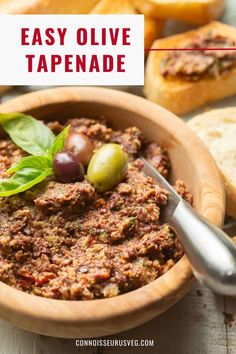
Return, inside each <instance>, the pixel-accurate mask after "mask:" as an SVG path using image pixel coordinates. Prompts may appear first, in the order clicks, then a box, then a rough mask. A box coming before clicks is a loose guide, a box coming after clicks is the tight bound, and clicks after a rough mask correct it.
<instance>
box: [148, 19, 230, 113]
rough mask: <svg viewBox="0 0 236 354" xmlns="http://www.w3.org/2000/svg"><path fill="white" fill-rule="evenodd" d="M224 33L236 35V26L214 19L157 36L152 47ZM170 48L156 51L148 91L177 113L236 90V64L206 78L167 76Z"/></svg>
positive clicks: (151, 60) (150, 61)
mask: <svg viewBox="0 0 236 354" xmlns="http://www.w3.org/2000/svg"><path fill="white" fill-rule="evenodd" d="M209 31H211V32H212V33H216V34H221V35H223V36H227V37H230V38H233V39H235V38H236V28H235V27H231V26H228V25H225V24H223V23H220V22H211V23H210V24H208V25H206V26H203V27H200V28H199V29H197V30H193V31H189V32H185V33H181V34H179V35H175V36H171V37H167V38H164V39H160V40H156V41H155V42H154V43H153V46H152V48H156V49H158V48H159V49H160V48H162V49H163V48H175V47H183V46H185V45H186V44H187V43H188V42H189V41H191V39H192V38H193V37H194V36H195V35H196V34H197V33H202V34H204V33H208V32H209ZM167 55H168V52H167V51H153V52H151V53H150V54H149V56H148V60H147V65H146V80H145V88H144V91H145V94H146V96H147V98H148V99H149V100H151V101H154V102H156V103H158V104H160V105H162V106H163V107H166V108H167V109H169V110H170V111H172V112H174V113H176V114H185V113H188V112H191V111H193V110H195V109H197V108H199V107H201V106H203V105H204V104H206V103H208V102H211V101H216V100H220V99H222V98H224V97H227V96H231V95H233V94H235V93H236V66H235V67H233V68H232V69H231V70H229V72H228V73H224V74H223V75H220V76H219V77H217V78H214V79H213V78H202V79H201V80H199V81H197V82H188V81H186V80H183V79H182V78H177V77H176V78H165V77H163V76H162V74H161V71H160V68H161V63H162V61H163V60H164V59H165V58H166V56H167Z"/></svg>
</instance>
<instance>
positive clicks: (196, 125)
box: [188, 107, 236, 218]
mask: <svg viewBox="0 0 236 354" xmlns="http://www.w3.org/2000/svg"><path fill="white" fill-rule="evenodd" d="M229 120H230V123H233V124H235V135H236V107H228V108H222V109H214V110H211V111H208V112H205V113H203V114H200V115H197V116H196V117H194V118H193V119H191V120H190V121H189V122H188V125H189V126H190V128H191V129H192V130H193V131H195V133H197V134H198V135H200V134H199V133H200V132H204V131H205V130H206V126H207V125H208V124H209V126H210V124H211V122H212V128H213V127H214V125H215V126H218V127H219V124H220V123H221V124H223V125H224V124H225V125H226V124H227V121H229ZM219 129H220V128H219ZM223 133H224V132H223V130H222V135H223ZM200 138H202V135H201V136H200ZM203 141H204V139H203ZM204 143H205V144H206V145H207V146H208V148H209V149H210V150H211V146H210V144H211V143H210V142H206V141H204ZM227 144H228V145H229V144H230V141H228V138H227V139H226V138H225V141H224V143H222V140H221V145H220V146H219V147H220V148H222V151H223V152H222V154H225V160H227V162H228V163H229V161H230V163H231V160H230V159H229V156H226V151H227V149H226V150H225V147H226V146H227ZM235 145H236V142H235ZM224 150H225V152H224ZM213 155H214V156H213V157H214V158H215V160H216V163H217V165H218V167H219V170H220V172H221V174H222V177H223V180H224V185H225V191H226V214H227V215H230V216H232V217H234V218H236V185H234V184H233V181H232V180H231V178H230V177H232V176H229V175H227V174H226V172H225V171H224V170H223V169H222V167H221V163H220V158H219V156H218V155H217V154H216V153H215V154H213ZM221 158H222V155H221ZM233 164H234V162H233V161H232V174H233V170H235V168H234V166H233Z"/></svg>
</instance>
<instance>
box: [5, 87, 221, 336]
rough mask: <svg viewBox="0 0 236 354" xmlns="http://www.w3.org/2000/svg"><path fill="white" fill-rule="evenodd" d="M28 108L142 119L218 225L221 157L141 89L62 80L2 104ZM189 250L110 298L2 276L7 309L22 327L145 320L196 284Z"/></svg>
mask: <svg viewBox="0 0 236 354" xmlns="http://www.w3.org/2000/svg"><path fill="white" fill-rule="evenodd" d="M14 111H19V112H26V113H30V114H32V115H33V116H34V117H37V118H43V119H46V120H50V119H59V120H63V119H66V118H72V117H81V116H86V117H95V118H96V117H98V116H105V117H106V118H107V119H109V120H110V121H111V123H112V125H113V126H114V127H115V128H116V127H119V128H124V127H127V126H130V125H131V126H132V125H135V126H137V127H139V128H140V129H141V130H142V131H143V133H144V134H145V135H146V136H147V137H148V138H150V139H153V140H155V141H157V142H160V143H161V144H162V145H163V146H165V147H167V149H168V151H169V154H170V158H171V162H172V172H173V173H172V178H173V179H176V178H180V179H182V180H183V181H185V183H186V184H187V186H188V187H189V189H190V190H191V192H192V193H193V196H194V205H195V207H196V209H197V210H198V211H199V212H200V213H201V214H202V215H204V216H205V217H206V218H208V219H209V220H210V221H212V222H213V223H215V224H216V225H219V226H220V225H221V224H222V222H223V218H224V211H225V205H224V191H223V187H222V183H221V178H220V176H219V173H218V170H217V168H216V165H215V163H214V161H213V159H212V158H211V156H210V154H209V153H208V151H207V149H206V148H205V146H204V145H203V144H202V143H201V142H200V140H198V138H197V137H196V136H195V135H194V134H193V133H192V132H191V131H190V129H189V128H188V127H187V125H186V124H185V123H183V122H182V121H181V120H180V119H179V118H177V117H176V116H175V115H173V114H172V113H170V112H168V111H167V110H165V109H163V108H161V107H159V106H157V105H155V104H153V103H151V102H148V101H147V100H145V99H142V98H139V97H137V96H134V95H130V94H127V93H122V92H119V91H113V90H108V89H102V88H55V89H50V90H44V91H38V92H34V93H30V94H27V95H23V96H20V97H18V98H16V99H14V100H11V101H8V102H7V103H4V104H3V105H1V106H0V112H1V113H3V112H14ZM192 281H193V274H192V270H191V267H190V265H189V263H188V260H187V258H186V256H184V257H183V258H182V259H181V260H180V261H179V262H178V263H177V264H176V265H175V266H174V267H173V268H172V269H171V270H169V271H168V272H167V273H166V274H164V275H163V276H161V277H160V278H158V279H157V280H155V281H153V282H152V283H150V284H148V285H146V286H144V287H142V288H139V289H137V290H134V291H131V292H129V293H127V294H124V295H120V296H117V297H114V298H110V299H101V300H91V301H62V300H52V299H46V298H42V297H37V296H35V295H30V294H27V293H24V292H21V291H18V290H15V289H14V288H11V287H10V286H8V285H5V284H3V283H1V282H0V316H1V318H2V319H5V320H7V321H9V322H11V323H13V324H15V325H17V326H19V327H22V328H24V329H27V330H29V331H32V332H37V333H41V334H44V335H49V336H56V337H68V338H82V337H98V336H105V335H109V334H112V333H116V332H121V331H124V330H127V329H129V328H132V327H135V326H138V325H140V324H142V323H144V322H146V321H148V320H150V319H152V318H154V317H155V316H157V315H159V314H160V313H162V312H164V311H165V310H167V309H168V308H169V307H170V306H172V305H173V304H174V303H176V302H177V301H178V300H179V299H180V298H181V297H182V296H183V295H184V294H185V293H186V292H187V290H188V289H189V288H190V287H191V284H192Z"/></svg>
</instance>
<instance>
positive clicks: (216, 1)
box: [133, 0, 225, 25]
mask: <svg viewBox="0 0 236 354" xmlns="http://www.w3.org/2000/svg"><path fill="white" fill-rule="evenodd" d="M133 1H134V2H135V4H136V6H137V7H138V9H139V10H140V11H141V12H142V13H144V14H146V15H148V16H152V17H153V16H154V17H157V18H164V19H167V18H173V19H176V20H180V21H183V22H188V23H194V24H198V25H203V24H206V23H208V22H210V21H212V20H216V19H217V18H218V17H219V16H220V15H221V13H222V12H223V9H224V7H225V0H174V1H173V0H133Z"/></svg>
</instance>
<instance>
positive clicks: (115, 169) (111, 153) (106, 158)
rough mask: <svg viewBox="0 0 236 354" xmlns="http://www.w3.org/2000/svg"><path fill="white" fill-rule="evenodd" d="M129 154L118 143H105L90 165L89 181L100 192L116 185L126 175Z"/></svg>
mask: <svg viewBox="0 0 236 354" xmlns="http://www.w3.org/2000/svg"><path fill="white" fill-rule="evenodd" d="M127 166H128V156H127V154H126V153H125V152H124V151H123V150H122V147H121V146H120V145H118V144H105V145H103V146H102V147H101V148H100V149H99V150H97V152H96V153H95V154H94V155H93V157H92V158H91V160H90V163H89V165H88V171H87V177H88V181H89V182H90V183H91V184H92V185H93V186H94V187H95V189H96V190H97V191H98V192H105V191H108V190H110V189H112V188H113V187H115V186H116V185H117V184H118V183H119V182H120V181H121V180H122V179H123V177H124V175H125V172H126V170H127Z"/></svg>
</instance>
